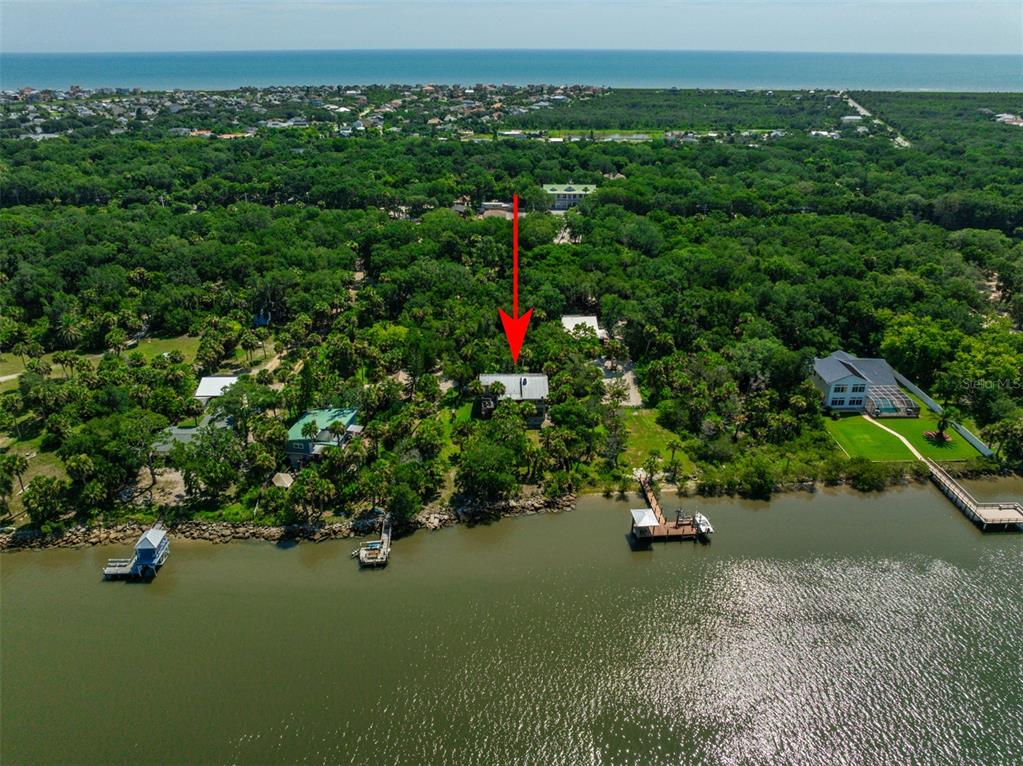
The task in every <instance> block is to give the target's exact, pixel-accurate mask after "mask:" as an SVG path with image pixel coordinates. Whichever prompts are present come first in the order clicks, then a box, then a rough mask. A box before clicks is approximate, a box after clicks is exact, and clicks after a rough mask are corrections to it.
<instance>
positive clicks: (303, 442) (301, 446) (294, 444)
mask: <svg viewBox="0 0 1023 766" xmlns="http://www.w3.org/2000/svg"><path fill="white" fill-rule="evenodd" d="M358 414H359V411H358V410H357V409H356V408H354V407H348V408H341V407H328V408H326V409H320V410H309V411H308V412H306V413H305V414H303V415H302V417H300V418H299V419H298V420H296V421H295V422H294V423H293V424H292V426H291V428H289V429H288V441H287V444H286V445H285V447H284V451H285V452H286V453H287V455H288V460H290V461H291V465H292V467H294V468H298V467H300V466H301V465H302V464H303V463H306V462H308V461H310V460H312V459H313V458H314V457H316V456H317V455H319V454H320V453H321V452H322V451H323V448H324V447H327V446H330V445H333V444H338V437H337V436H336V435H335V430H336V429H331V426H333V425H335V424H341V425H342V426H343V427H344V432H343V434H342V435H341V439H340V442H341V444H345V443H347V442H348V440H349V439H350V438H351V437H352V436H353V435H355V434H357V433H361V432H362V427H361V426H357V425H355V418H356V416H357V415H358ZM310 423H312V424H315V426H316V433H315V434H314V435H312V436H309V435H308V431H309V429H308V428H307V426H308V425H309V424H310Z"/></svg>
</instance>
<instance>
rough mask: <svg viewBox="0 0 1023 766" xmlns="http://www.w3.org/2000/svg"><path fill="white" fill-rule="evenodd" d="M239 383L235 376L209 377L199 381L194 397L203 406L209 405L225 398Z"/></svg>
mask: <svg viewBox="0 0 1023 766" xmlns="http://www.w3.org/2000/svg"><path fill="white" fill-rule="evenodd" d="M237 382H238V378H237V377H235V376H233V375H209V376H207V377H205V378H203V379H202V380H200V381H199V387H198V388H196V389H195V393H194V394H193V396H194V397H195V398H196V399H198V400H199V401H200V402H202V403H203V404H209V402H210V400H211V399H216V398H217V397H218V396H223V395H224V392H225V391H226V390H227V389H229V388H230V387H231V386H233V385H234V384H235V383H237Z"/></svg>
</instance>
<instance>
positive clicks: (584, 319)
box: [561, 314, 607, 340]
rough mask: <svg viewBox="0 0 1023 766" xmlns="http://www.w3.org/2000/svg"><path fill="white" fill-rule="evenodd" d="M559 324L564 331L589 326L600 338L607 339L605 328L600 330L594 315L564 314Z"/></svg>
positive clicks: (571, 331)
mask: <svg viewBox="0 0 1023 766" xmlns="http://www.w3.org/2000/svg"><path fill="white" fill-rule="evenodd" d="M561 326H562V327H564V328H565V332H567V333H573V332H575V331H576V330H577V329H578V328H580V327H583V328H589V329H591V330H593V332H594V334H595V335H596V336H597V337H598V338H600V339H601V340H607V330H602V329H601V327H600V325H599V324H598V323H597V318H596V317H595V316H583V315H581V314H566V315H565V316H563V317H561Z"/></svg>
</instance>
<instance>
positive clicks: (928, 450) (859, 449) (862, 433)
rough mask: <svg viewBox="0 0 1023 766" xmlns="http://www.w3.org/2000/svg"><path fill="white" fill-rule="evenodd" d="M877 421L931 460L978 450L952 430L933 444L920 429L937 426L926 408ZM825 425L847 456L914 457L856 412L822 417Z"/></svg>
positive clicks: (970, 454)
mask: <svg viewBox="0 0 1023 766" xmlns="http://www.w3.org/2000/svg"><path fill="white" fill-rule="evenodd" d="M878 422H879V423H882V424H883V425H885V426H887V427H888V428H890V429H891V430H893V431H895V432H896V433H899V434H901V435H902V436H904V437H906V439H907V440H908V441H909V443H910V444H912V445H913V446H914V447H916V449H917V450H918V451H919V452H920V454H921V455H923V456H924V457H927V458H930V459H931V460H969V459H971V458H975V457H977V456H978V455H979V454H980V453H978V452H977V450H975V449H974V448H973V447H972V446H971V445H970V444H969V442H967V441H966V440H965V439H963V438H962V437H961V436H959V434H957V433H955V432H954V431H951V432H950V433H951V436H952V441H951V442H950V443H949V444H944V445H937V444H934V443H933V442H931V441H929V440H928V439H926V438H925V437H924V431H937V430H938V416H937V415H936V414H935V413H933V412H931V411H930V410H928V409H927V408H923V409H921V411H920V417H919V418H879V419H878ZM825 426H826V427H827V429H828V432H829V433H830V434H831V435H832V436H833V437H834V439H835V441H837V442H838V443H839V444H840V445H841V446H842V449H844V450H845V451H846V453H847V454H848V455H849V457H865V458H867V459H868V460H874V461H878V462H891V461H896V460H914V459H915V458H914V457H913V454H912V453H911V452H910V451H909V450H908V449H907V448H906V445H905V444H903V443H902V442H900V441H899V440H898V439H897V438H896V437H895V436H892V435H891V434H889V433H887V432H885V431H884V430H882V429H880V428H878V427H877V426H875V425H874V424H872V423H870V422H868V421H867V420H865V419H864V418H863V417H861V416H860V415H846V416H844V417H842V419H841V420H826V421H825Z"/></svg>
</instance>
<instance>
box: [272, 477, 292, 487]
mask: <svg viewBox="0 0 1023 766" xmlns="http://www.w3.org/2000/svg"><path fill="white" fill-rule="evenodd" d="M270 481H271V482H272V483H273V485H274V486H275V487H280V488H281V489H289V488H290V487H291V485H292V484H294V483H295V477H294V476H292V475H291V474H290V473H275V474H274V477H273V479H271V480H270Z"/></svg>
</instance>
